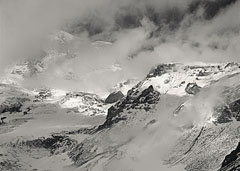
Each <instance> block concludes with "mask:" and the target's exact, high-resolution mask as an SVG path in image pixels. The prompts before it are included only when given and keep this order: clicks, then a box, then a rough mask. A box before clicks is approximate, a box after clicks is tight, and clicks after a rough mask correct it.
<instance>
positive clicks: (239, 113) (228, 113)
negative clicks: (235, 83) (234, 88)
mask: <svg viewBox="0 0 240 171" xmlns="http://www.w3.org/2000/svg"><path fill="white" fill-rule="evenodd" d="M215 112H216V113H220V115H219V116H218V117H217V122H218V123H227V122H230V121H232V120H233V118H235V119H236V120H237V121H240V99H238V100H236V101H234V102H232V103H230V104H228V105H225V106H223V107H220V108H217V109H215Z"/></svg>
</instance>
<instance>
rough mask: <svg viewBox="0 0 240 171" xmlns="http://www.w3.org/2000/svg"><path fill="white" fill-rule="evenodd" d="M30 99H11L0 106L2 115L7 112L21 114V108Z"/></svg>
mask: <svg viewBox="0 0 240 171" xmlns="http://www.w3.org/2000/svg"><path fill="white" fill-rule="evenodd" d="M26 101H30V99H28V98H19V97H9V98H7V99H6V100H5V101H4V102H3V103H2V104H0V113H5V112H10V113H13V112H21V108H22V106H23V104H24V103H25V102H26Z"/></svg>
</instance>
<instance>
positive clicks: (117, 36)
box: [0, 0, 240, 92]
mask: <svg viewBox="0 0 240 171" xmlns="http://www.w3.org/2000/svg"><path fill="white" fill-rule="evenodd" d="M207 3H208V4H207ZM212 3H213V4H214V3H215V6H214V7H216V9H215V8H214V9H213V10H210V9H209V8H210V7H211V4H212ZM196 4H197V5H196ZM206 4H207V5H206ZM239 8H240V2H239V1H227V0H221V2H220V1H219V2H218V1H206V2H205V1H201V0H195V1H189V0H180V1H179V0H171V1H168V0H161V1H156V0H151V1H145V0H130V1H129V0H120V1H119V0H118V1H117V0H100V1H99V0H98V1H94V0H91V1H84V0H80V1H77V0H60V1H57V0H51V1H47V0H42V1H40V0H24V1H21V2H20V1H17V0H10V1H9V0H2V1H1V33H2V34H1V55H0V60H1V62H0V66H1V69H3V68H6V67H7V66H8V65H10V64H13V63H16V62H19V61H24V60H28V59H36V58H38V57H39V51H41V50H42V49H44V46H45V47H46V44H48V42H49V40H48V39H47V38H46V37H47V36H49V35H50V34H52V33H54V32H56V31H57V30H64V31H67V32H69V33H71V34H73V36H74V37H75V41H72V42H71V43H69V44H67V45H66V46H67V49H68V50H69V49H70V51H71V52H72V53H73V54H75V55H76V56H77V57H76V58H74V59H70V60H69V59H68V58H67V59H65V58H62V57H59V59H56V60H55V63H52V64H51V65H49V67H48V69H47V70H46V71H45V72H44V73H43V74H42V75H40V76H38V77H36V78H31V79H30V80H26V82H25V84H30V83H31V82H32V83H33V82H35V83H37V82H38V81H36V80H40V81H39V82H41V83H43V84H53V83H52V81H50V80H52V78H54V79H55V80H56V83H54V84H53V85H52V86H53V87H56V86H59V85H61V87H60V88H65V89H78V90H82V91H90V92H102V91H108V90H109V88H110V87H112V86H113V85H115V84H116V83H117V82H119V81H121V80H122V81H123V80H126V79H129V78H133V77H134V78H139V79H141V78H143V77H144V76H145V75H146V74H147V73H148V71H149V70H150V69H151V68H152V67H153V66H155V65H157V64H159V63H170V62H195V61H201V62H215V63H216V62H228V61H234V62H239V59H240V58H239V56H238V54H239V48H238V46H239V43H240V37H239V30H240V20H239V18H240V16H239V15H240V13H239ZM76 40H77V41H76ZM96 40H101V41H109V42H111V43H112V45H109V46H107V47H104V48H96V47H93V45H92V42H94V41H96ZM55 50H56V51H60V50H59V49H55ZM64 53H66V52H64ZM65 56H67V55H66V54H65ZM114 66H118V67H117V68H118V69H116V67H115V69H113V70H112V69H111V68H113V67H114ZM68 72H70V73H74V76H75V77H76V78H77V79H76V80H78V81H69V82H67V81H65V80H64V78H62V75H63V74H64V73H68ZM106 77H107V78H109V79H108V80H106V79H105V78H106ZM33 80H34V81H33ZM96 82H98V84H96ZM100 87H101V88H100Z"/></svg>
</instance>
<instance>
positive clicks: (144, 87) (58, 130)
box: [0, 63, 240, 171]
mask: <svg viewBox="0 0 240 171" xmlns="http://www.w3.org/2000/svg"><path fill="white" fill-rule="evenodd" d="M239 66H240V65H239V64H237V63H226V64H203V63H198V64H179V63H172V64H160V65H157V66H156V67H154V68H153V69H152V70H151V71H150V72H149V74H147V76H146V78H145V79H143V80H142V81H139V82H138V83H137V84H135V85H134V86H133V87H132V88H130V89H129V90H128V91H127V93H124V94H125V96H124V97H122V98H121V99H120V100H119V101H117V102H116V103H114V104H112V105H111V104H106V103H105V102H104V99H102V98H100V97H99V96H97V95H95V94H91V93H85V92H67V91H64V90H57V89H50V88H37V89H35V90H34V91H32V90H27V89H23V88H21V87H19V86H17V85H8V84H2V86H1V87H2V88H1V93H2V96H1V97H2V103H1V113H2V114H1V115H2V117H6V118H5V119H4V123H5V124H1V125H0V129H1V132H2V134H1V136H8V137H9V138H7V139H6V140H5V141H4V143H3V144H2V145H1V149H2V150H3V151H2V153H3V154H4V155H3V156H4V157H2V158H1V160H2V161H1V162H2V163H4V164H2V165H1V169H3V170H4V169H5V170H6V169H8V170H9V169H10V170H11V169H12V170H14V169H15V170H19V169H20V170H21V169H22V170H23V169H29V166H27V165H25V164H23V163H24V162H26V161H27V160H31V161H33V159H32V157H31V156H32V155H37V154H39V155H40V156H39V158H38V159H34V162H40V160H42V162H43V161H45V162H46V159H51V160H53V161H56V162H58V161H59V160H61V159H62V158H64V160H65V161H66V162H64V163H62V165H61V167H64V165H65V166H67V165H70V164H72V167H71V169H70V168H69V169H70V170H105V171H106V170H115V171H116V170H128V169H132V170H146V168H147V167H148V166H149V165H151V166H152V168H153V169H155V170H159V168H160V169H162V170H168V169H170V170H171V169H172V170H184V169H186V170H217V169H220V168H221V167H222V168H221V169H222V170H229V169H230V170H231V168H233V167H235V166H237V159H235V158H236V157H235V158H234V159H232V158H231V159H229V157H226V156H227V155H228V154H229V153H230V152H231V151H232V150H234V149H235V148H236V147H237V144H238V143H239V136H238V134H239V133H238V127H239V123H238V120H239V116H238V115H239V97H240V95H239V86H240V85H239V81H238V80H239V77H240V75H239V74H240V68H239ZM133 82H134V80H133V81H126V82H123V83H120V84H117V85H116V86H115V87H113V89H112V91H120V90H122V91H123V90H125V89H127V88H128V87H129V86H130V85H131V84H132V83H133ZM123 92H124V91H123ZM10 113H12V114H10ZM104 115H105V116H106V118H105V119H104ZM56 117H57V118H59V119H57V120H56ZM44 118H45V119H47V121H46V120H45V119H44ZM81 118H82V120H83V121H84V122H85V124H84V126H83V125H82V126H80V125H79V123H78V122H79V121H80V120H81ZM79 119H80V120H79ZM34 123H39V126H36V127H35V128H33V129H32V130H26V128H27V127H28V126H31V125H34ZM41 124H42V125H44V127H42V126H40V125H41ZM16 125H18V127H19V128H18V127H16ZM25 125H26V126H25ZM16 135H17V136H21V135H22V136H24V137H29V136H30V137H32V136H33V137H34V138H30V139H29V138H24V140H22V139H21V138H16ZM41 136H44V137H46V138H43V137H41ZM16 139H17V140H16ZM9 144H11V145H9ZM6 145H7V146H6ZM7 147H8V148H7ZM29 148H30V149H31V150H30V151H26V149H29ZM20 149H21V150H20ZM36 149H41V150H42V152H41V154H40V153H39V152H37V151H35V150H36ZM12 151H15V152H16V153H17V154H18V153H20V151H23V152H24V153H22V154H21V158H19V157H17V156H14V155H12ZM43 151H45V152H44V153H43ZM49 151H50V152H51V153H50V155H49V153H48V152H49ZM235 151H236V150H235ZM233 153H234V154H232V155H235V153H237V152H233ZM235 156H236V155H235ZM225 157H226V158H225ZM70 159H71V160H72V162H71V160H70ZM16 160H18V162H17V163H15V164H14V161H16ZM161 161H162V162H161ZM222 163H224V164H222ZM229 163H230V164H229ZM232 163H234V165H233V164H232ZM49 166H50V165H49ZM170 166H171V167H170ZM34 167H35V168H41V167H42V165H41V167H40V166H39V165H36V164H34ZM51 167H53V170H54V169H55V170H56V166H55V165H51ZM44 168H46V169H49V168H48V167H44Z"/></svg>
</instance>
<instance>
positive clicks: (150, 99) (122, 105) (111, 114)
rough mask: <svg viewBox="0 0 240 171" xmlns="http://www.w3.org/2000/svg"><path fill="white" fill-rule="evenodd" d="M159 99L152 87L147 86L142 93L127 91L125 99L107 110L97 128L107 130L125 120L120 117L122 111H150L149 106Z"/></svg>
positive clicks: (132, 90) (133, 90)
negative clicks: (102, 121) (101, 123)
mask: <svg viewBox="0 0 240 171" xmlns="http://www.w3.org/2000/svg"><path fill="white" fill-rule="evenodd" d="M159 99H160V93H159V92H157V91H155V90H154V89H153V86H149V87H148V88H146V89H145V90H143V91H139V90H138V89H134V88H133V89H131V90H129V92H128V95H127V97H126V98H123V99H122V100H120V101H119V102H118V103H116V104H115V105H113V106H112V107H110V108H109V109H108V114H107V118H106V121H105V122H104V124H103V125H100V126H99V129H102V128H107V127H110V126H111V125H112V124H114V123H117V122H119V121H121V120H126V119H127V118H126V117H125V116H120V115H121V112H123V110H129V109H143V110H145V111H148V110H149V109H151V105H153V104H156V103H157V102H158V100H159Z"/></svg>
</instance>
